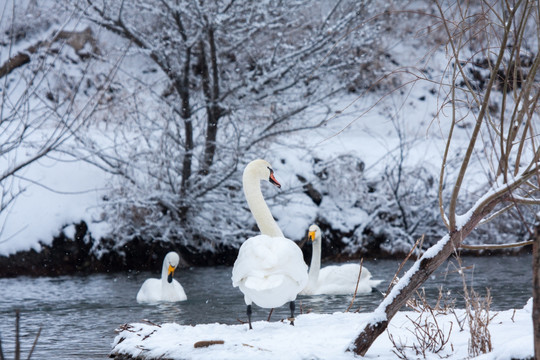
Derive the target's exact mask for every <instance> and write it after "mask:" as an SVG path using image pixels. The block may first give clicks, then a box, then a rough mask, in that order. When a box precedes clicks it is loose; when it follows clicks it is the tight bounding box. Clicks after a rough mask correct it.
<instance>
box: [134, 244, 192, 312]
mask: <svg viewBox="0 0 540 360" xmlns="http://www.w3.org/2000/svg"><path fill="white" fill-rule="evenodd" d="M179 262H180V256H178V254H177V253H175V252H174V251H171V252H170V253H168V254H167V255H165V259H164V260H163V267H162V269H161V279H146V280H145V281H144V283H143V284H142V286H141V288H140V289H139V292H138V293H137V302H139V303H156V302H162V301H164V302H175V301H184V300H187V296H186V293H185V292H184V288H183V287H182V285H180V283H179V282H178V281H176V280H175V279H173V275H174V271H175V270H176V268H177V267H178V263H179Z"/></svg>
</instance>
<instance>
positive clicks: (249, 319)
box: [246, 305, 253, 330]
mask: <svg viewBox="0 0 540 360" xmlns="http://www.w3.org/2000/svg"><path fill="white" fill-rule="evenodd" d="M246 313H247V316H248V322H249V330H253V328H252V327H251V305H248V306H247V310H246Z"/></svg>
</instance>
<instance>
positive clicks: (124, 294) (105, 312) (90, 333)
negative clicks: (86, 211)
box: [0, 255, 532, 360]
mask: <svg viewBox="0 0 540 360" xmlns="http://www.w3.org/2000/svg"><path fill="white" fill-rule="evenodd" d="M531 260H532V259H531V256H530V255H524V256H518V257H499V256H493V257H482V258H473V257H468V258H464V259H463V266H464V267H470V268H468V269H467V270H465V276H466V279H467V283H468V285H472V286H473V287H474V289H475V290H476V291H477V292H478V293H480V294H485V288H486V287H489V288H490V289H491V295H492V298H493V303H492V306H491V308H492V310H494V311H497V310H506V309H510V308H522V307H523V306H524V305H525V303H526V302H527V300H528V299H529V298H530V297H531V296H532V295H531V294H532V272H531ZM399 264H400V261H398V260H369V261H365V262H364V266H365V267H366V268H368V269H369V270H370V271H371V273H372V274H373V278H375V279H381V280H383V283H382V284H381V285H380V286H379V289H380V290H382V291H384V290H385V289H386V288H387V287H388V283H389V282H390V280H391V279H392V277H393V275H394V273H395V271H396V270H397V268H398V266H399ZM409 267H410V264H408V265H406V266H405V269H407V268H409ZM456 269H457V268H456V262H455V260H452V261H449V262H447V263H445V264H444V265H443V266H441V268H440V269H439V270H438V271H437V272H436V274H435V275H434V276H432V278H431V279H430V280H429V281H428V282H426V284H425V286H424V287H425V290H426V294H427V296H428V299H436V298H437V294H438V288H439V287H440V286H442V287H443V289H444V291H445V293H447V292H448V291H450V296H451V297H452V298H455V299H456V300H457V307H462V303H463V302H462V301H461V299H462V293H463V283H462V278H461V277H460V275H459V273H458V272H457V271H456ZM148 277H156V278H157V277H158V274H157V272H156V273H155V274H150V273H138V274H112V275H106V274H105V275H91V276H84V277H80V276H78V277H77V276H62V277H56V278H29V277H18V278H13V279H0V336H1V340H2V348H3V350H4V354H5V355H6V358H7V359H13V358H14V355H13V354H14V346H15V345H14V344H15V341H14V340H15V331H14V329H15V310H16V309H20V311H21V342H22V356H21V359H26V358H27V357H28V352H29V350H30V348H31V346H32V342H33V341H34V338H35V335H36V333H37V331H38V329H39V327H42V332H41V336H40V338H39V341H38V344H37V346H36V349H35V351H34V354H33V355H32V359H34V360H40V359H107V358H108V354H109V351H110V350H111V344H112V341H113V339H114V337H115V335H116V334H115V332H114V330H115V328H117V327H118V326H119V325H121V324H124V323H129V322H135V321H140V320H142V319H148V320H150V321H152V322H156V323H163V322H176V323H180V324H198V323H213V322H219V323H226V324H237V323H238V320H237V319H238V318H240V319H243V320H244V319H245V318H246V316H245V304H244V300H243V295H242V294H241V293H240V291H239V290H238V289H237V288H233V287H232V285H231V280H230V278H231V268H230V267H211V268H189V269H181V270H180V271H177V274H175V277H176V278H177V279H178V280H179V281H180V283H181V284H182V285H183V286H184V289H185V291H186V294H187V296H188V300H187V301H184V302H180V303H175V304H162V305H140V304H138V303H137V302H136V300H135V296H136V294H137V291H138V289H139V287H140V285H141V284H142V282H143V281H144V280H145V279H146V278H148ZM351 299H352V296H335V295H334V296H299V298H298V300H297V312H298V311H299V310H302V311H311V312H315V313H333V312H335V311H344V310H346V309H347V307H348V306H349V304H350V301H351ZM381 299H382V295H381V293H380V292H373V293H371V294H368V295H361V296H357V297H356V300H355V302H354V305H353V307H352V309H353V310H358V309H359V310H360V311H361V312H367V311H371V310H373V309H374V308H375V307H376V306H377V305H378V303H379V302H380V301H381ZM253 310H254V313H253V319H254V321H259V320H263V319H266V318H267V317H268V310H267V309H261V308H258V307H257V306H254V309H253ZM287 310H288V307H287V306H284V307H282V308H280V309H276V310H275V311H274V313H273V314H272V319H271V320H272V321H277V320H280V319H283V318H286V317H287V313H288V311H287Z"/></svg>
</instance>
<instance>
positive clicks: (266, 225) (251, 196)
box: [243, 174, 283, 237]
mask: <svg viewBox="0 0 540 360" xmlns="http://www.w3.org/2000/svg"><path fill="white" fill-rule="evenodd" d="M243 183H244V194H245V195H246V200H247V203H248V206H249V209H250V210H251V213H252V214H253V217H254V218H255V221H256V222H257V226H258V227H259V230H260V231H261V234H263V235H268V236H272V237H283V233H282V232H281V229H280V228H279V226H278V224H277V223H276V221H275V220H274V217H273V216H272V213H271V212H270V209H269V208H268V205H266V202H265V201H264V197H263V194H262V191H261V182H260V180H259V179H256V178H253V177H251V176H249V174H244V177H243Z"/></svg>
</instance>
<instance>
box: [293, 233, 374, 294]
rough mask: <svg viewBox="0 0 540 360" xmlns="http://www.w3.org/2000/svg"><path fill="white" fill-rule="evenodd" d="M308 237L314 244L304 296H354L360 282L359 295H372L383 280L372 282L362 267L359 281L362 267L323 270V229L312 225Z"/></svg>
mask: <svg viewBox="0 0 540 360" xmlns="http://www.w3.org/2000/svg"><path fill="white" fill-rule="evenodd" d="M308 237H309V239H310V240H311V241H312V242H313V253H312V255H311V266H310V267H309V280H308V284H307V286H306V287H305V288H304V290H302V292H301V293H300V294H302V295H323V294H329V295H330V294H332V295H348V294H354V291H355V289H356V283H357V282H358V290H357V291H356V293H357V294H366V293H370V292H371V290H372V287H375V286H377V285H379V284H380V283H381V280H371V273H370V272H369V270H368V269H366V267H365V266H362V275H361V276H360V281H358V274H359V272H360V265H358V264H344V265H331V266H326V267H324V268H322V269H321V242H322V241H321V229H320V228H319V227H318V226H317V225H311V226H310V227H309V230H308Z"/></svg>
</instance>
